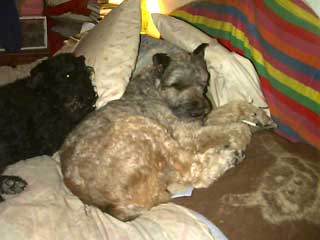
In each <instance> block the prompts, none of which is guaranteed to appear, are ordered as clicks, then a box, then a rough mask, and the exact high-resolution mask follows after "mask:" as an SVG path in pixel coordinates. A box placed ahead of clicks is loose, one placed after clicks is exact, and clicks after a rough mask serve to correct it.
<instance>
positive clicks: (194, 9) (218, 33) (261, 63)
mask: <svg viewBox="0 0 320 240" xmlns="http://www.w3.org/2000/svg"><path fill="white" fill-rule="evenodd" d="M171 15H172V16H174V17H177V18H179V19H182V20H184V21H186V22H189V23H191V24H192V25H194V26H196V27H198V28H199V29H201V30H202V31H204V32H206V33H208V34H209V35H211V36H213V37H215V38H218V39H219V41H220V43H222V44H223V45H224V46H226V47H227V48H229V49H230V50H232V51H235V52H237V53H239V54H242V55H244V56H245V57H247V58H248V59H250V60H251V61H252V63H253V64H254V66H255V68H256V71H257V73H258V75H259V78H260V81H261V87H262V91H263V93H264V95H265V98H266V100H267V102H268V104H269V107H270V111H271V114H272V117H273V119H274V120H275V122H276V123H277V124H278V129H277V130H276V132H277V133H278V134H280V135H282V136H284V137H285V138H287V139H289V140H291V141H294V142H297V141H304V142H307V143H310V144H311V145H313V146H315V147H316V148H318V149H320V93H319V91H320V19H319V18H318V17H317V16H316V15H315V14H314V13H313V12H312V10H310V9H309V8H308V7H307V6H306V5H305V4H304V3H303V2H302V1H299V0H264V1H263V0H211V1H210V0H209V1H197V2H193V3H190V4H187V5H185V6H183V7H181V8H179V9H177V10H175V11H174V12H172V14H171Z"/></svg>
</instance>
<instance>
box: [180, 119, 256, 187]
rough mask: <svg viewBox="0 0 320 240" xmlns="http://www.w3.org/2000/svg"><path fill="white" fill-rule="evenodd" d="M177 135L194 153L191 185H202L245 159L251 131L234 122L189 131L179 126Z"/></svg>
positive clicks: (205, 185) (186, 147) (183, 144)
mask: <svg viewBox="0 0 320 240" xmlns="http://www.w3.org/2000/svg"><path fill="white" fill-rule="evenodd" d="M189 130H190V128H189ZM176 136H179V137H180V138H179V142H180V143H181V145H182V146H183V147H184V148H185V149H188V150H189V151H192V152H196V153H197V154H196V156H197V157H196V159H195V161H194V162H193V165H192V166H191V173H190V175H191V176H192V179H193V181H192V182H193V186H194V187H196V188H203V187H208V186H209V185H210V184H211V183H212V182H213V181H215V180H216V179H217V178H218V177H220V176H221V175H222V174H223V173H224V172H226V171H227V170H228V169H230V168H232V167H234V166H235V165H237V164H238V163H239V162H241V161H242V160H243V159H244V157H245V155H244V151H245V149H246V147H247V145H248V144H249V142H250V140H251V131H250V129H249V127H248V126H247V125H245V124H242V123H233V124H229V125H227V126H224V125H220V126H205V127H202V128H199V129H192V131H187V130H186V129H183V128H181V129H180V134H178V133H176Z"/></svg>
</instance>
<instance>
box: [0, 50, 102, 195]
mask: <svg viewBox="0 0 320 240" xmlns="http://www.w3.org/2000/svg"><path fill="white" fill-rule="evenodd" d="M91 71H92V70H91V69H90V68H88V67H87V66H86V65H85V63H84V57H78V58H77V57H75V56H73V55H72V54H60V55H57V56H55V57H52V58H50V59H48V60H45V61H43V62H41V63H40V64H38V65H37V66H36V67H35V68H33V69H32V70H31V75H30V76H29V77H26V78H24V79H19V80H17V81H15V82H13V83H10V84H8V85H5V86H2V87H1V88H0V112H1V114H0V173H2V172H3V171H4V169H5V168H6V167H7V166H8V165H10V164H13V163H15V162H17V161H19V160H23V159H27V158H30V157H34V156H39V155H44V154H46V155H51V154H53V153H54V152H56V151H57V150H58V149H59V147H60V146H61V144H62V143H63V140H64V138H65V136H66V135H67V134H68V133H69V132H70V131H71V130H72V129H73V128H74V126H75V125H76V124H78V123H79V122H80V120H82V119H83V117H84V116H86V115H87V114H88V113H89V112H91V111H93V110H94V109H95V107H94V105H95V102H96V99H97V96H96V93H95V91H94V88H93V86H92V84H91ZM15 181H19V182H20V183H25V185H26V182H25V181H23V180H22V179H19V178H17V177H11V176H1V183H3V182H7V183H8V182H9V183H11V182H13V185H14V182H15ZM18 185H19V184H17V186H18ZM23 188H24V187H23ZM23 188H22V189H21V188H20V190H19V189H18V188H17V189H18V191H16V192H17V193H18V192H20V191H22V190H23ZM6 189H9V188H2V184H1V185H0V191H1V193H7V194H11V193H12V191H6Z"/></svg>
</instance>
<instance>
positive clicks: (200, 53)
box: [192, 43, 209, 59]
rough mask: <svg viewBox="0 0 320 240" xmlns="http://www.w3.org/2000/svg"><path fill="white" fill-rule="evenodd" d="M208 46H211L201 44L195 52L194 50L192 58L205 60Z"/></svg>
mask: <svg viewBox="0 0 320 240" xmlns="http://www.w3.org/2000/svg"><path fill="white" fill-rule="evenodd" d="M208 46H209V44H208V43H202V44H200V45H199V46H198V47H197V48H196V49H195V50H193V52H192V56H194V57H197V58H198V57H199V58H202V59H204V51H205V49H206V47H208Z"/></svg>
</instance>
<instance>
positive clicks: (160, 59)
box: [152, 53, 171, 73]
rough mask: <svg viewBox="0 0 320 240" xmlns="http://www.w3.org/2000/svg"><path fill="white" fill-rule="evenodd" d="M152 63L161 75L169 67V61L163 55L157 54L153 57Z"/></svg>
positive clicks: (167, 57) (166, 56) (165, 55)
mask: <svg viewBox="0 0 320 240" xmlns="http://www.w3.org/2000/svg"><path fill="white" fill-rule="evenodd" d="M152 61H153V65H154V66H155V67H156V69H157V70H158V72H159V73H163V72H164V70H165V69H166V68H167V67H168V66H169V64H170V61H171V59H170V57H169V56H168V55H167V54H165V53H157V54H155V55H153V57H152Z"/></svg>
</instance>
